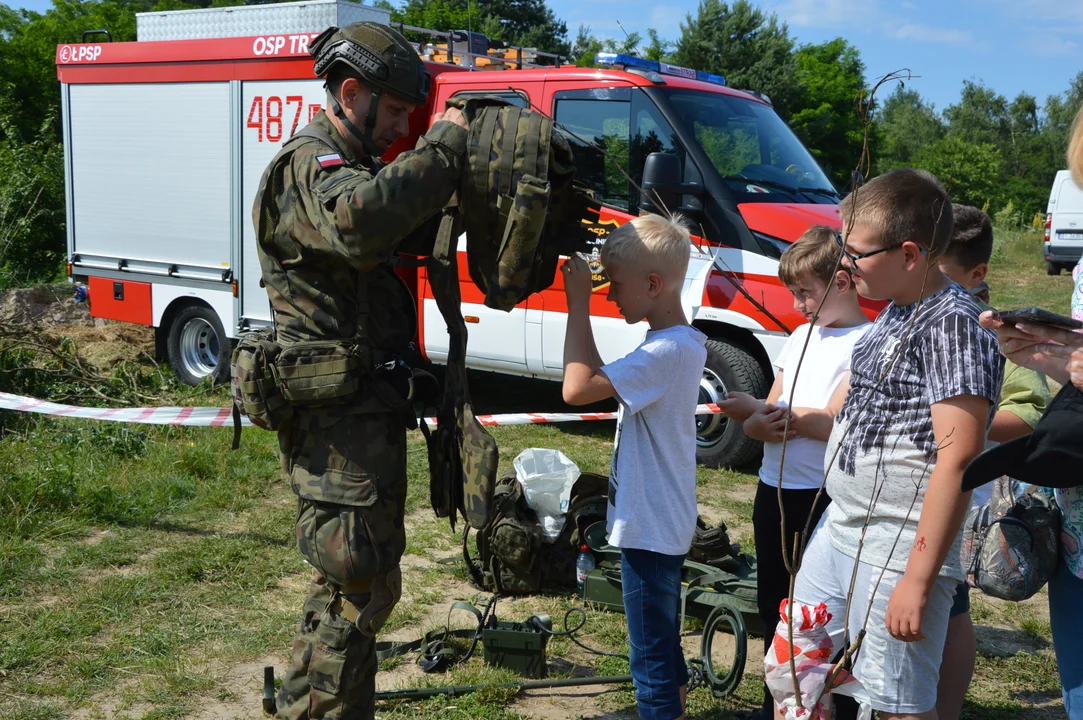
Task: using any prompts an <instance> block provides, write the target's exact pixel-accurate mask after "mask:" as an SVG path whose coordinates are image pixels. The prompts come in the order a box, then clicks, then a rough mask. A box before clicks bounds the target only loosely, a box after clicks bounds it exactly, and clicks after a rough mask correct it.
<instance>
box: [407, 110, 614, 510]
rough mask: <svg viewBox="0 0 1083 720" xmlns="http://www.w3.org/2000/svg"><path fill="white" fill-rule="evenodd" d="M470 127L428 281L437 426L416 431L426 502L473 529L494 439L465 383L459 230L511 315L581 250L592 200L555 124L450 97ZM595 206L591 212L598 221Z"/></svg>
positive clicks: (479, 274)
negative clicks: (438, 329) (444, 346)
mask: <svg viewBox="0 0 1083 720" xmlns="http://www.w3.org/2000/svg"><path fill="white" fill-rule="evenodd" d="M448 104H449V105H453V106H456V107H458V108H459V109H460V110H462V112H463V114H464V115H465V117H466V119H467V122H468V123H469V127H470V130H469V139H468V141H467V157H466V165H465V167H464V169H463V174H462V180H461V183H460V186H459V190H458V191H457V192H456V194H455V196H454V197H453V198H452V201H451V202H450V203H449V204H448V206H447V207H446V208H445V209H444V217H443V219H442V221H441V223H440V230H439V232H438V234H437V239H436V243H435V246H434V249H433V253H432V257H431V258H429V259H428V261H427V263H428V266H429V281H430V286H431V288H432V292H433V296H434V297H435V298H436V303H437V306H438V307H439V309H440V314H441V315H443V316H444V321H445V322H446V324H447V328H448V333H449V335H450V338H449V346H448V359H447V381H446V384H445V387H444V397H443V401H442V403H441V405H440V407H439V408H438V411H437V416H436V417H437V422H438V426H437V428H436V429H435V430H432V431H430V430H429V429H428V428H427V427H425V426H424V424H423V425H422V431H423V432H424V433H425V437H426V439H427V441H428V446H429V470H430V474H431V484H430V496H431V501H432V507H433V510H434V511H435V512H436V514H437V516H438V517H448V518H450V519H451V525H452V528H454V527H455V516H456V513H457V512H461V513H462V514H463V516H464V517H465V518H466V520H467V522H468V523H469V524H470V526H471V527H473V528H474V529H481V528H484V527H485V526H486V525H487V524H488V522H489V519H490V516H491V512H492V504H493V489H494V486H495V484H496V480H497V467H498V464H499V459H500V458H499V452H498V450H497V446H496V441H495V440H493V438H492V437H491V436H490V435H489V433H488V432H486V430H485V428H484V427H482V425H481V423H479V422H478V420H477V419H476V418H475V416H474V412H473V409H472V407H471V403H470V391H469V388H468V387H467V381H466V341H467V331H466V323H465V322H464V320H463V316H462V309H461V302H462V297H461V294H460V288H459V270H458V263H457V261H456V258H457V253H458V240H459V236H460V235H461V234H462V233H463V232H465V233H466V235H467V238H468V240H469V242H468V245H467V264H468V267H469V271H470V279H471V280H472V281H473V282H474V284H475V285H477V286H478V288H480V289H481V290H482V291H483V292H484V293H485V304H486V305H487V306H488V307H491V308H495V309H498V310H504V311H505V312H507V311H510V310H511V309H512V308H514V307H515V306H516V305H517V304H518V303H520V302H522V301H523V300H525V299H526V298H527V296H529V295H530V294H531V293H535V292H538V291H540V290H544V289H545V288H547V287H549V285H551V284H552V283H553V279H554V277H555V276H556V268H557V261H558V260H559V257H560V255H562V254H563V255H570V254H571V253H573V252H576V251H579V250H583V249H586V248H587V246H588V242H589V241H590V240H591V239H592V236H591V235H590V234H589V232H588V230H587V226H585V225H584V224H583V222H582V221H583V220H585V219H588V220H589V218H587V213H588V212H589V211H590V209H591V207H592V206H591V202H592V200H590V199H589V198H588V196H587V195H586V194H585V193H584V192H579V191H575V190H573V187H572V176H573V174H574V171H575V167H574V160H573V158H572V152H571V147H570V146H569V144H568V141H567V140H566V139H565V138H564V137H563V136H562V135H560V134H559V133H557V132H554V130H553V123H552V121H551V120H550V119H549V118H547V117H545V116H544V115H542V114H541V113H537V112H534V111H532V110H526V109H523V108H520V107H516V106H514V105H511V104H509V103H508V102H507V101H505V100H502V99H500V98H495V97H485V96H483V97H471V98H466V99H454V98H453V99H452V100H451V101H449V103H448ZM597 207H598V206H597V205H594V206H593V208H594V209H595V214H596V213H597Z"/></svg>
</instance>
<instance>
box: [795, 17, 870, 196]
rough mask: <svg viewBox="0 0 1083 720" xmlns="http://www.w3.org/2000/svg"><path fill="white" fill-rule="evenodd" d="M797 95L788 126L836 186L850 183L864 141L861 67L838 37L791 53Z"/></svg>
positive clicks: (854, 51) (852, 50) (853, 52)
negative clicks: (859, 110) (798, 89)
mask: <svg viewBox="0 0 1083 720" xmlns="http://www.w3.org/2000/svg"><path fill="white" fill-rule="evenodd" d="M794 60H795V63H796V66H797V80H798V82H799V83H800V84H801V88H802V93H801V98H800V100H799V102H798V103H797V107H796V108H795V110H794V112H793V114H792V115H791V117H790V127H791V128H792V129H793V131H794V132H795V133H797V136H798V137H800V138H801V140H802V141H804V143H805V145H806V146H807V147H808V148H809V150H811V151H812V154H813V155H815V156H816V159H817V160H818V161H819V162H820V164H821V165H822V166H823V168H824V171H825V172H827V174H828V175H829V176H830V177H831V178H832V180H834V182H835V185H836V186H837V187H840V188H842V187H846V186H847V185H848V184H849V178H850V173H851V172H852V171H853V169H854V167H856V165H857V161H858V158H859V157H860V155H861V148H862V145H863V143H864V137H865V133H864V127H863V125H862V123H861V118H860V117H859V116H858V113H857V106H856V102H857V99H858V97H859V96H861V95H862V94H863V93H864V91H865V77H864V76H865V65H864V64H863V63H862V62H861V55H860V53H858V51H857V48H855V47H854V46H852V45H850V44H849V43H847V42H846V41H845V40H843V39H842V38H835V39H834V40H830V41H828V42H825V43H820V44H819V45H803V46H801V47H800V48H798V50H797V51H796V52H795V53H794Z"/></svg>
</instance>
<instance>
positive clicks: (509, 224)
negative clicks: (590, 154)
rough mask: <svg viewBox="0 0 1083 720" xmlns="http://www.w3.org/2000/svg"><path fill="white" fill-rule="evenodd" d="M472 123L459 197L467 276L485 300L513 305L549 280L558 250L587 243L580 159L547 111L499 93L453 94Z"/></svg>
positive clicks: (563, 251) (491, 304) (562, 251)
mask: <svg viewBox="0 0 1083 720" xmlns="http://www.w3.org/2000/svg"><path fill="white" fill-rule="evenodd" d="M448 105H452V106H456V107H458V108H459V109H461V110H462V111H463V114H464V115H465V116H466V118H467V121H468V122H469V123H470V137H469V140H468V141H467V150H466V153H467V156H466V167H465V168H464V170H463V176H462V177H463V179H462V185H461V186H460V191H459V202H460V206H461V208H462V213H463V217H464V219H465V230H466V235H467V238H468V240H469V242H468V243H467V251H466V254H467V261H468V266H469V269H470V279H471V280H472V281H473V282H474V284H475V285H477V286H478V288H480V289H481V290H482V291H483V292H484V293H485V304H486V305H487V306H488V307H491V308H494V309H497V310H504V311H509V310H511V309H512V308H513V307H515V305H517V304H518V303H520V302H522V301H523V300H525V299H526V298H527V296H528V295H530V294H531V293H535V292H539V291H541V290H544V289H545V288H547V287H549V286H550V285H551V284H552V283H553V279H554V278H555V276H556V268H557V261H558V260H559V257H560V255H561V254H564V255H570V254H571V253H572V252H575V251H577V250H584V249H585V248H586V247H587V242H588V241H589V240H590V236H589V235H588V234H587V232H586V229H585V228H584V227H583V225H582V223H581V220H583V219H584V217H585V214H586V212H587V207H588V200H587V197H586V195H585V194H583V193H579V192H576V191H575V190H574V189H573V185H572V178H573V175H574V173H575V164H574V163H575V160H574V158H573V157H572V150H571V146H570V145H569V144H568V141H567V139H565V137H564V136H563V135H561V134H560V133H559V132H555V131H554V129H553V122H552V120H550V119H549V118H548V117H546V116H545V115H543V114H541V113H539V112H535V111H533V110H527V109H524V108H520V107H517V106H515V105H511V104H509V103H508V102H507V101H506V100H503V99H501V98H496V97H476V96H475V97H470V98H465V99H460V98H453V99H452V100H450V101H448Z"/></svg>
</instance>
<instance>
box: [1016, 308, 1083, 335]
mask: <svg viewBox="0 0 1083 720" xmlns="http://www.w3.org/2000/svg"><path fill="white" fill-rule="evenodd" d="M997 317H999V318H1000V321H1001V322H1004V323H1007V324H1008V325H1017V324H1018V323H1033V324H1035V325H1052V326H1053V327H1059V328H1063V329H1065V330H1079V329H1080V328H1083V322H1080V321H1079V320H1073V319H1072V318H1070V317H1064V316H1063V315H1057V314H1056V313H1053V312H1049V311H1048V310H1042V309H1041V308H1033V307H1032V308H1023V309H1022V310H1005V311H1003V312H998V313H997Z"/></svg>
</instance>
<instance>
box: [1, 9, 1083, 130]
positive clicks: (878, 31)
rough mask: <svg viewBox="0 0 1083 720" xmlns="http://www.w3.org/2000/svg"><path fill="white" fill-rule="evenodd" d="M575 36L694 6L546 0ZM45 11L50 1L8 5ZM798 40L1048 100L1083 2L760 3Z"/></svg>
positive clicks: (1069, 73)
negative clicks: (846, 45)
mask: <svg viewBox="0 0 1083 720" xmlns="http://www.w3.org/2000/svg"><path fill="white" fill-rule="evenodd" d="M547 1H548V3H549V6H550V7H551V8H553V11H554V12H555V13H556V15H557V16H558V17H560V18H562V19H563V20H564V21H565V22H567V23H568V34H569V35H570V36H571V37H572V38H574V36H575V33H576V30H577V28H578V26H579V25H580V24H581V23H582V24H585V25H588V26H590V28H591V29H592V30H593V32H594V34H596V35H599V36H601V37H623V32H622V31H621V29H620V27H619V26H618V25H617V21H620V23H621V24H622V25H623V26H624V29H625V30H627V31H628V32H634V31H639V32H641V33H643V35H644V36H646V29H647V28H650V27H653V28H655V29H656V30H658V31H659V33H661V35H662V37H663V38H667V39H676V38H677V37H679V35H680V23H681V21H682V20H684V18H685V15H686V14H688V13H689V12H692V13H694V12H695V9H696V6H697V2H696V0H547ZM7 2H8V4H10V5H13V6H15V7H25V8H29V9H31V10H37V11H39V12H43V11H44V10H46V9H48V8H49V7H50V6H51V4H50V2H49V0H7ZM759 4H760V6H761V7H763V8H764V9H766V10H768V11H771V12H775V13H777V14H778V16H779V18H780V19H781V20H782V21H784V22H785V23H787V24H788V25H789V27H790V32H791V34H792V35H793V36H794V37H796V38H797V41H798V42H799V43H806V42H808V43H817V42H823V41H824V40H830V39H831V38H834V37H838V36H842V37H844V38H846V39H847V40H849V41H850V42H851V43H852V44H854V45H855V46H856V47H857V48H858V49H859V50H860V51H861V58H862V60H864V62H865V66H866V68H867V76H868V77H869V78H870V79H871V78H875V77H878V76H880V75H883V74H885V73H887V72H889V71H892V70H897V69H900V68H910V70H911V71H912V72H913V73H914V74H915V75H919V76H920V79H916V80H914V81H912V82H911V84H910V86H911V87H913V88H915V89H917V90H918V91H920V92H921V94H922V95H923V96H924V97H925V98H926V99H927V100H929V101H931V102H932V103H934V104H935V105H936V108H937V109H938V110H943V109H944V108H945V107H946V106H947V105H950V104H951V103H953V102H955V101H956V100H957V99H958V97H959V90H960V89H961V88H962V83H963V80H967V79H971V80H981V81H984V82H985V84H987V85H989V86H990V87H992V88H993V89H995V90H996V91H997V92H999V93H1001V94H1003V95H1006V96H1007V97H1008V98H1009V100H1010V99H1011V98H1013V97H1015V96H1016V95H1017V94H1018V93H1019V92H1022V91H1025V92H1028V93H1030V94H1031V95H1034V96H1036V97H1037V98H1038V100H1039V102H1043V101H1044V100H1045V98H1046V96H1048V95H1050V94H1056V93H1061V92H1063V91H1064V90H1066V89H1067V87H1068V83H1069V81H1070V80H1071V79H1072V78H1073V77H1074V76H1075V75H1076V74H1077V73H1078V72H1079V71H1080V70H1083V1H1081V0H760V2H759Z"/></svg>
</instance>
